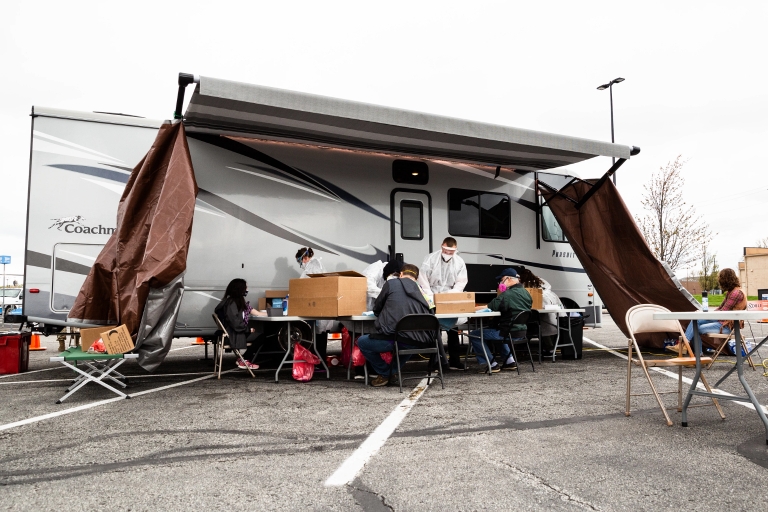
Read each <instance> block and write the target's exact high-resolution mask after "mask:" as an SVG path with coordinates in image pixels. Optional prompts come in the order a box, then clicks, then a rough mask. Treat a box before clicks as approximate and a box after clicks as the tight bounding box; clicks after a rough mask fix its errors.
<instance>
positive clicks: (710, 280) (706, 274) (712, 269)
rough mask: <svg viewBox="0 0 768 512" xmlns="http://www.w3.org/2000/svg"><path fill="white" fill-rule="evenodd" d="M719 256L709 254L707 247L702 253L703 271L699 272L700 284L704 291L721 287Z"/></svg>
mask: <svg viewBox="0 0 768 512" xmlns="http://www.w3.org/2000/svg"><path fill="white" fill-rule="evenodd" d="M719 270H720V269H719V268H718V265H717V254H709V251H708V249H707V247H706V246H704V249H702V251H701V270H700V271H699V284H700V285H701V289H702V290H707V291H710V290H714V289H715V288H717V287H718V286H719V283H718V281H717V274H718V273H719Z"/></svg>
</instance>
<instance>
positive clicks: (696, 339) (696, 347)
mask: <svg viewBox="0 0 768 512" xmlns="http://www.w3.org/2000/svg"><path fill="white" fill-rule="evenodd" d="M691 322H693V352H694V356H695V357H696V374H695V375H694V376H693V382H691V387H690V389H689V390H688V394H687V395H686V397H685V402H683V417H682V422H681V424H682V425H683V426H684V427H687V426H688V404H690V403H691V398H693V393H694V391H696V386H697V385H698V384H699V379H700V378H701V335H700V334H699V322H698V320H691ZM739 352H741V351H739ZM736 365H737V366H738V365H739V361H738V360H737V361H736ZM739 371H741V369H739Z"/></svg>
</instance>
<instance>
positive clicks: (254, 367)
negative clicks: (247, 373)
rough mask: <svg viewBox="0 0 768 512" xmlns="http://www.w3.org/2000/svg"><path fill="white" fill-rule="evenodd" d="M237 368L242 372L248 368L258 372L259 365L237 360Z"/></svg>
mask: <svg viewBox="0 0 768 512" xmlns="http://www.w3.org/2000/svg"><path fill="white" fill-rule="evenodd" d="M237 367H238V368H240V369H241V370H245V369H246V368H250V369H251V370H258V369H259V365H257V364H253V363H252V362H250V361H246V362H243V361H241V360H240V359H238V360H237Z"/></svg>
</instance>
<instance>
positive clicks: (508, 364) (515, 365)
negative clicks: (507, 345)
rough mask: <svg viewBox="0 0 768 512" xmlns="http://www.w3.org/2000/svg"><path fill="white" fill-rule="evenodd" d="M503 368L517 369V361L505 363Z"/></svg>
mask: <svg viewBox="0 0 768 512" xmlns="http://www.w3.org/2000/svg"><path fill="white" fill-rule="evenodd" d="M501 369H502V370H505V371H507V370H511V371H515V370H517V363H515V362H514V361H513V362H511V363H505V364H503V365H501Z"/></svg>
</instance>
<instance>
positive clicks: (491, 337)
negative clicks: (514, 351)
mask: <svg viewBox="0 0 768 512" xmlns="http://www.w3.org/2000/svg"><path fill="white" fill-rule="evenodd" d="M469 339H470V340H471V341H472V348H473V349H474V350H475V355H476V356H477V363H478V364H479V365H480V366H485V365H487V364H488V363H487V362H486V360H485V357H483V346H482V345H481V344H480V329H475V330H474V331H471V332H470V333H469ZM483 340H484V341H486V342H487V341H504V338H502V337H501V333H499V330H498V329H483ZM485 346H486V350H487V351H488V355H489V357H491V358H493V349H492V348H491V346H490V345H489V344H488V343H486V344H485ZM501 354H502V355H503V356H504V362H506V361H507V359H509V354H510V350H509V345H507V344H506V343H502V344H501Z"/></svg>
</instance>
